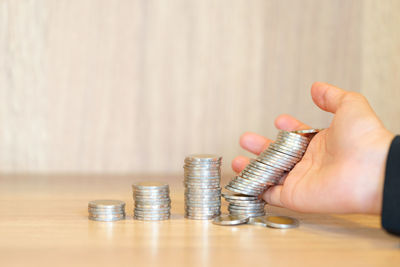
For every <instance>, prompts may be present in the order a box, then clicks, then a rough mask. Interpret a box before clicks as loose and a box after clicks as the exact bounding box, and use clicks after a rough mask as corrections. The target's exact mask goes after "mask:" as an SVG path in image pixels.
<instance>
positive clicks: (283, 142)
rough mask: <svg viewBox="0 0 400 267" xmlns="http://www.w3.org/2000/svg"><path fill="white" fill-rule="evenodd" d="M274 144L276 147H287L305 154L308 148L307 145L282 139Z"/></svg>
mask: <svg viewBox="0 0 400 267" xmlns="http://www.w3.org/2000/svg"><path fill="white" fill-rule="evenodd" d="M274 144H276V145H278V146H285V147H289V148H291V149H296V151H299V152H305V151H306V150H307V147H308V144H304V143H299V142H294V141H292V140H288V139H282V138H278V139H276V140H275V142H274Z"/></svg>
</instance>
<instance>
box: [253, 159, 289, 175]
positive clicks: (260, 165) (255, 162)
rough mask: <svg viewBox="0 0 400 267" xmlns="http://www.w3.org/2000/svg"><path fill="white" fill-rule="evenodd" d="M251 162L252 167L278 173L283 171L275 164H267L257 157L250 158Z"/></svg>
mask: <svg viewBox="0 0 400 267" xmlns="http://www.w3.org/2000/svg"><path fill="white" fill-rule="evenodd" d="M250 164H251V166H252V167H254V168H257V169H260V170H262V171H266V172H270V173H273V174H276V175H281V174H282V173H283V171H282V170H280V169H277V168H275V167H274V166H271V165H268V164H265V163H263V162H261V161H258V160H257V159H252V160H250Z"/></svg>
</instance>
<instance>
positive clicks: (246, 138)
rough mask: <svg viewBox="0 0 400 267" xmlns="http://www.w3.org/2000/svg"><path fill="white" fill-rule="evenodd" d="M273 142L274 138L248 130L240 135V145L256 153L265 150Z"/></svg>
mask: <svg viewBox="0 0 400 267" xmlns="http://www.w3.org/2000/svg"><path fill="white" fill-rule="evenodd" d="M271 142H272V140H270V139H268V138H265V137H263V136H261V135H258V134H255V133H250V132H246V133H244V134H243V135H242V136H241V137H240V146H241V147H243V148H244V149H246V150H247V151H249V152H251V153H254V154H256V155H259V154H260V153H261V152H263V151H264V150H265V149H266V148H267V147H268V146H269V144H270V143H271Z"/></svg>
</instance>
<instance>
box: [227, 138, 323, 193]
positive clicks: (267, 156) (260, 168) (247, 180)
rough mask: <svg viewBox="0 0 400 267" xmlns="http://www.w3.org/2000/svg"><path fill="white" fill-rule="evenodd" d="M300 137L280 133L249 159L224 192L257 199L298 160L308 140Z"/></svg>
mask: <svg viewBox="0 0 400 267" xmlns="http://www.w3.org/2000/svg"><path fill="white" fill-rule="evenodd" d="M315 131H317V130H315ZM300 133H303V132H301V131H298V132H288V131H280V132H279V133H278V137H277V139H276V141H275V142H274V143H272V144H271V145H270V146H269V147H268V148H267V149H266V150H264V151H263V152H262V153H261V154H260V155H259V156H258V157H257V158H256V159H252V160H251V161H250V164H249V165H247V166H246V168H245V169H244V170H243V171H242V172H241V173H240V174H239V175H238V176H236V177H235V178H234V179H233V180H232V181H231V182H230V183H229V184H228V185H227V186H226V187H225V188H226V189H228V190H230V191H232V192H235V193H239V194H244V195H249V196H258V195H260V194H262V193H263V192H264V191H265V189H267V188H268V187H269V186H271V185H275V184H278V183H279V182H280V179H281V178H282V177H283V176H284V175H285V174H286V173H288V172H289V171H290V170H291V169H292V168H293V167H294V166H295V165H296V164H297V163H298V162H299V161H300V160H301V158H302V157H303V154H304V152H305V151H306V149H307V146H308V144H309V142H310V140H311V138H310V136H305V135H302V134H300ZM305 133H306V134H314V132H305Z"/></svg>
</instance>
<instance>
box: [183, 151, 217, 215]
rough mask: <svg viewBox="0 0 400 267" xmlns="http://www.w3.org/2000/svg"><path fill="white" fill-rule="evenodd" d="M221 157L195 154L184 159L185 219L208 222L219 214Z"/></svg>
mask: <svg viewBox="0 0 400 267" xmlns="http://www.w3.org/2000/svg"><path fill="white" fill-rule="evenodd" d="M221 161H222V157H219V156H217V155H210V154H195V155H190V156H187V157H186V158H185V165H184V166H183V168H184V186H185V217H186V218H188V219H195V220H210V219H212V218H214V217H215V216H218V215H220V214H221V187H220V181H221Z"/></svg>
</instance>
